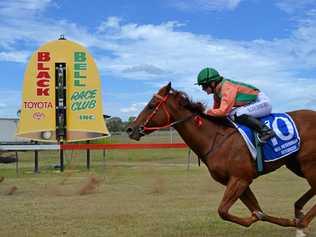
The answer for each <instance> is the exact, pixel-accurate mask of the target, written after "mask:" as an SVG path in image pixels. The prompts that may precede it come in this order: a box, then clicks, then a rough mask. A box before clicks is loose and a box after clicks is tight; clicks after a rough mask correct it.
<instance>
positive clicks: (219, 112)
mask: <svg viewBox="0 0 316 237" xmlns="http://www.w3.org/2000/svg"><path fill="white" fill-rule="evenodd" d="M196 84H197V85H200V86H202V90H203V91H205V92H206V93H207V94H208V95H209V94H214V105H213V108H212V109H209V110H207V112H206V113H207V114H208V115H210V116H214V117H226V116H229V117H230V118H231V119H232V120H233V121H234V122H237V123H241V124H244V125H246V126H248V127H250V128H251V129H253V130H255V131H256V132H257V133H258V139H259V141H260V142H261V143H266V142H267V140H268V139H270V138H271V137H273V136H275V133H274V132H273V130H272V129H271V128H269V127H268V126H267V125H265V124H262V123H261V122H260V121H259V120H258V119H257V118H259V117H263V116H266V115H269V114H270V113H271V110H272V106H271V103H270V99H269V98H268V97H267V96H266V95H265V94H264V93H263V92H261V91H260V90H259V89H257V88H256V87H254V86H252V85H248V84H246V83H241V82H237V81H233V80H229V79H226V78H223V77H222V76H221V75H220V74H219V73H218V71H216V70H215V69H213V68H204V69H203V70H201V71H200V73H199V74H198V77H197V83H196Z"/></svg>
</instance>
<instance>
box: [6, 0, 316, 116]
mask: <svg viewBox="0 0 316 237" xmlns="http://www.w3.org/2000/svg"><path fill="white" fill-rule="evenodd" d="M89 4H90V5H89ZM0 18H1V20H0V71H1V77H0V78H1V79H0V80H1V82H2V83H1V86H0V117H16V111H17V110H18V109H19V108H20V106H21V90H22V84H23V77H24V70H25V68H26V64H27V61H28V58H29V57H30V56H31V54H32V52H33V51H35V50H36V49H37V48H39V47H40V46H41V45H42V44H44V43H46V42H47V41H51V40H55V39H58V38H59V36H60V35H61V34H64V35H65V37H66V38H67V39H69V40H73V41H75V42H77V43H80V44H82V45H84V46H85V47H87V48H88V50H89V51H90V53H91V54H92V55H93V56H94V58H95V60H96V62H97V65H98V68H99V71H100V74H101V80H102V96H103V108H104V112H105V113H106V114H109V115H111V116H119V117H121V118H123V119H124V120H126V119H127V118H128V117H129V116H135V115H137V114H138V112H139V111H140V110H141V109H142V107H143V106H144V104H146V103H147V101H148V100H149V99H150V98H151V96H152V95H153V93H155V92H156V91H157V90H158V89H159V88H160V87H161V86H163V85H165V84H166V83H167V82H169V81H171V82H172V86H173V88H175V89H178V90H182V91H185V92H187V93H188V94H189V95H190V96H191V97H192V98H193V100H195V101H202V102H203V103H205V104H207V105H209V106H211V103H212V100H211V97H210V96H206V95H205V94H204V93H203V92H202V91H201V89H200V88H199V87H198V86H195V85H194V83H195V81H196V76H197V73H198V72H199V71H200V70H201V69H202V68H203V67H205V66H210V67H214V68H216V69H217V70H218V71H219V72H220V73H221V74H222V75H223V76H224V77H227V78H230V79H233V80H239V81H244V82H247V83H251V84H253V85H255V86H257V87H258V88H260V89H261V90H262V91H264V92H265V93H266V94H267V95H268V96H270V97H271V99H272V101H273V107H274V108H273V110H274V112H279V111H282V112H283V111H290V110H297V109H314V110H315V109H316V1H315V0H300V1H297V0H275V1H272V0H191V1H187V0H151V1H148V0H147V1H145V0H135V1H130V0H113V1H112V0H107V1H103V0H91V1H86V0H76V1H70V0H15V1H14V0H0Z"/></svg>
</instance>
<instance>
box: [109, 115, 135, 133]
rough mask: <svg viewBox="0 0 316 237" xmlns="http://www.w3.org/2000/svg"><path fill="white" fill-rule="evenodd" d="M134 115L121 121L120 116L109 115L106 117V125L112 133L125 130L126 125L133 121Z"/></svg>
mask: <svg viewBox="0 0 316 237" xmlns="http://www.w3.org/2000/svg"><path fill="white" fill-rule="evenodd" d="M135 118H136V117H129V118H128V120H127V121H123V120H122V119H121V118H120V117H111V118H107V119H106V126H107V127H108V129H109V131H110V132H112V133H115V132H125V131H126V128H127V126H128V125H129V124H130V123H131V122H133V121H134V119H135Z"/></svg>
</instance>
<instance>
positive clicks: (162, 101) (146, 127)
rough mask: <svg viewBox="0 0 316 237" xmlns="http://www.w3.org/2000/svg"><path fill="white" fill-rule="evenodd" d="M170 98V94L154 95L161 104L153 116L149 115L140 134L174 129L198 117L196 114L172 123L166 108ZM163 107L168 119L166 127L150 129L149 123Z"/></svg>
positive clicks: (157, 106)
mask: <svg viewBox="0 0 316 237" xmlns="http://www.w3.org/2000/svg"><path fill="white" fill-rule="evenodd" d="M169 96H170V93H168V94H167V95H165V96H164V97H163V96H161V95H159V94H154V97H155V98H156V99H158V100H160V101H159V103H158V104H157V105H156V107H155V109H154V110H153V112H152V113H151V114H149V115H148V117H147V119H146V120H145V123H144V124H143V126H141V130H142V131H140V133H142V134H144V132H145V131H156V130H160V129H164V128H170V127H173V126H175V125H176V124H179V123H182V122H185V121H187V120H189V119H191V118H193V117H194V116H196V114H192V115H190V116H188V117H186V118H184V119H180V120H177V121H174V122H171V121H170V118H171V116H170V113H169V111H168V109H167V106H166V102H167V100H168V98H169ZM161 107H162V109H163V111H164V113H165V115H166V118H167V121H166V123H165V125H162V126H157V127H148V126H147V125H148V123H149V122H150V121H151V119H152V118H153V117H154V116H155V115H156V114H157V112H158V111H159V109H160V108H161Z"/></svg>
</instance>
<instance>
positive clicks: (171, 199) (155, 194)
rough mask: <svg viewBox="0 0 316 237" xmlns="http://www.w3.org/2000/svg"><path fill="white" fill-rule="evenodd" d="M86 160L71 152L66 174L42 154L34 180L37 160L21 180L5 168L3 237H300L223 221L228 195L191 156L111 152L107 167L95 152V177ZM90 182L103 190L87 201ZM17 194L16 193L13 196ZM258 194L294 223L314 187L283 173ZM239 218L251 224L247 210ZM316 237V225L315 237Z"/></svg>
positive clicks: (265, 181) (0, 205)
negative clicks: (300, 201) (298, 205)
mask: <svg viewBox="0 0 316 237" xmlns="http://www.w3.org/2000/svg"><path fill="white" fill-rule="evenodd" d="M113 139H116V138H113ZM159 140H160V141H161V140H162V139H161V138H159ZM117 141H120V139H119V138H118V139H117ZM153 141H155V139H153ZM84 156H85V152H79V151H75V152H70V151H67V152H66V154H65V163H66V171H65V172H64V173H60V172H59V171H58V170H55V169H54V168H53V166H54V165H55V164H58V153H56V152H41V153H40V171H41V172H40V173H39V174H34V173H33V162H34V161H33V154H32V153H20V159H21V162H20V164H19V174H18V175H17V174H16V166H15V164H10V165H4V164H1V165H0V176H4V177H5V180H4V181H3V182H2V183H0V200H1V201H0V213H1V218H0V236H1V237H5V236H8V237H21V236H30V237H37V236H38V237H46V236H47V237H48V236H76V237H77V236H78V237H81V236H85V237H86V236H89V237H90V236H100V237H101V236H102V237H103V236H115V237H116V236H123V237H124V236H154V237H155V236H166V237H169V236H171V237H173V236H174V237H176V236H185V237H186V236H187V237H191V236H212V237H224V236H225V237H226V236H229V237H237V236H238V237H240V236H243V237H252V236H256V237H261V236H262V237H263V236H269V237H284V236H295V230H294V229H293V228H283V227H279V226H275V225H271V224H268V223H264V222H258V223H256V224H254V225H253V226H252V227H250V228H243V227H240V226H238V225H236V224H232V223H229V222H225V221H223V220H221V219H220V218H219V216H218V215H217V208H218V205H219V202H220V200H221V197H222V195H223V192H224V187H223V186H221V185H220V184H218V183H216V182H215V181H213V180H212V178H211V177H210V175H209V173H208V171H207V169H206V167H205V166H201V167H198V166H197V162H196V158H195V157H194V159H193V158H192V160H191V165H190V168H189V169H187V151H186V150H185V149H183V150H181V149H178V150H176V149H170V150H169V149H166V150H130V151H127V150H125V151H118V150H111V151H108V152H107V154H106V159H105V160H104V159H103V153H102V151H93V152H92V154H91V156H92V167H91V169H90V171H87V170H86V168H85V157H84ZM91 176H95V177H97V179H98V180H99V181H100V183H99V184H98V185H97V186H96V189H94V190H93V191H92V192H91V193H89V194H86V195H80V194H79V191H80V190H81V189H82V187H83V186H85V185H86V184H87V183H88V182H89V180H90V177H91ZM13 186H16V187H17V190H16V191H15V192H14V193H13V194H12V195H7V193H8V192H9V190H10V189H11V188H12V187H13ZM252 188H253V190H254V192H255V194H256V195H257V197H258V200H259V202H260V204H261V206H262V207H263V209H264V210H265V211H266V212H267V213H269V214H272V215H276V216H283V217H289V218H292V217H293V212H294V210H293V203H294V201H295V200H296V199H297V198H298V197H299V196H300V195H301V194H302V193H303V192H304V191H306V190H307V188H308V185H307V184H306V182H305V181H304V180H303V179H300V178H298V177H296V176H294V175H293V174H291V173H290V172H289V171H288V170H287V169H285V168H281V169H279V170H278V171H276V172H274V173H272V174H270V175H267V176H264V177H260V178H259V179H257V180H256V181H255V182H254V184H253V185H252ZM313 203H315V200H312V201H311V203H309V204H308V205H307V208H308V207H311V205H312V204H313ZM232 212H233V213H235V214H237V215H240V216H249V212H248V211H247V210H246V208H245V207H244V206H243V205H242V204H241V203H240V202H238V203H236V205H235V206H234V207H233V209H232ZM315 232H316V223H315V222H314V223H312V224H311V229H310V234H309V236H312V237H313V236H314V237H316V233H315Z"/></svg>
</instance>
